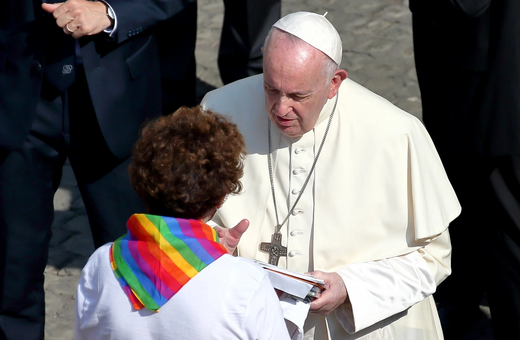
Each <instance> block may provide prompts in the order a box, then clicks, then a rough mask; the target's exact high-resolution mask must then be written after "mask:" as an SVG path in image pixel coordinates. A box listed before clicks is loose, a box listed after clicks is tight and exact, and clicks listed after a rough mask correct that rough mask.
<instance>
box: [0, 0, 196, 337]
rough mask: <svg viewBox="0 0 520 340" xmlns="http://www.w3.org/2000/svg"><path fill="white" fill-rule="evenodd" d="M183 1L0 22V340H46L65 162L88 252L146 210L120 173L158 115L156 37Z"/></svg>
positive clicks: (26, 13) (27, 5)
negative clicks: (88, 233)
mask: <svg viewBox="0 0 520 340" xmlns="http://www.w3.org/2000/svg"><path fill="white" fill-rule="evenodd" d="M190 2H191V1H190V0H171V1H159V0H142V1H126V0H110V1H109V3H110V4H107V3H106V2H103V1H100V2H95V1H85V0H70V1H67V2H65V3H63V4H43V5H42V1H41V0H17V1H7V2H5V3H3V4H2V11H0V339H28V340H29V339H43V334H44V321H45V302H44V293H43V279H44V277H43V271H44V269H45V265H46V263H47V255H48V246H49V241H50V238H51V229H50V227H51V224H52V220H53V213H54V210H53V195H54V192H55V190H56V189H57V187H58V185H59V182H60V177H61V169H62V166H63V164H64V162H65V160H66V158H67V157H69V159H70V163H71V166H72V168H73V170H74V173H75V176H76V179H77V181H78V185H79V188H80V191H81V194H82V197H83V200H84V202H85V207H86V210H87V213H88V216H89V222H90V225H91V229H92V235H93V238H94V243H95V246H96V247H98V246H100V245H102V244H104V243H106V242H109V241H113V240H114V239H116V238H117V237H119V236H120V235H122V234H123V233H124V232H125V223H126V220H127V219H128V217H129V216H130V215H131V214H132V213H135V212H139V211H141V212H142V211H144V208H143V207H142V205H141V202H140V200H139V198H138V197H137V195H136V194H135V193H134V191H133V190H132V189H131V187H130V184H129V183H128V176H127V170H126V168H127V164H128V163H129V157H130V153H131V148H132V145H133V143H134V142H135V141H136V140H137V138H138V131H139V128H140V126H141V124H142V123H143V122H144V121H146V120H147V119H150V118H153V117H156V116H158V115H160V112H161V87H160V86H161V85H160V78H161V75H160V68H159V55H158V48H157V42H156V37H155V34H153V28H154V27H156V24H157V23H159V22H161V21H163V20H166V19H168V18H170V17H172V16H173V15H175V14H176V13H177V12H179V11H181V10H182V9H183V8H184V7H185V6H186V5H187V4H188V3H190Z"/></svg>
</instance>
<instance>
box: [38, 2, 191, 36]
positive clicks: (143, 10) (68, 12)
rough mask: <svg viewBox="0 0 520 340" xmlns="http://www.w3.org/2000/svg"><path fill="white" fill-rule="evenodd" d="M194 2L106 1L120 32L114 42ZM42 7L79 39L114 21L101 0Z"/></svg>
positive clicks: (97, 31)
mask: <svg viewBox="0 0 520 340" xmlns="http://www.w3.org/2000/svg"><path fill="white" fill-rule="evenodd" d="M193 1H194V0H147V1H145V0H143V1H127V0H110V1H107V3H108V4H110V6H111V7H112V9H113V11H114V13H115V15H116V17H117V21H118V27H117V32H115V34H114V35H113V38H114V42H115V43H121V42H123V41H125V40H126V39H128V38H131V37H133V36H135V35H138V34H141V33H142V32H143V31H146V30H147V29H149V28H152V27H153V26H155V25H157V24H158V23H159V22H161V21H164V20H166V19H169V18H171V17H173V16H174V15H175V14H177V13H179V12H180V11H181V10H183V9H184V8H185V7H186V6H187V5H188V4H189V3H191V2H193ZM42 8H43V9H44V10H45V11H47V12H49V13H52V14H53V16H54V17H55V18H56V24H57V25H58V26H59V27H62V28H63V29H64V32H65V33H66V34H72V36H73V37H74V38H76V39H78V38H80V37H83V36H85V35H95V34H99V33H100V32H103V31H104V30H105V29H107V28H109V27H110V25H111V24H112V22H111V21H110V18H109V17H108V15H107V5H106V4H105V3H103V2H101V1H87V0H68V1H66V2H63V3H57V4H42ZM67 25H68V26H67ZM67 28H68V29H67ZM69 31H71V32H69Z"/></svg>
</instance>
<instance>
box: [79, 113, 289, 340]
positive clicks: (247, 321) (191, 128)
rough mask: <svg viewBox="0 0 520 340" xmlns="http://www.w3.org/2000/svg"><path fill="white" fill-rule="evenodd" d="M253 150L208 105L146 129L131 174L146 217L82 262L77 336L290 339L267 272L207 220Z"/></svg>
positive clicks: (235, 184)
mask: <svg viewBox="0 0 520 340" xmlns="http://www.w3.org/2000/svg"><path fill="white" fill-rule="evenodd" d="M244 156H245V144H244V138H243V137H242V135H241V134H240V133H239V132H238V129H237V126H236V125H235V124H233V123H232V122H231V121H229V120H228V119H226V118H225V117H224V116H222V115H219V114H216V113H213V112H211V111H206V110H203V109H202V108H201V107H200V106H197V107H194V108H187V107H181V108H180V109H178V110H177V111H176V112H175V113H173V114H172V115H169V116H164V117H160V118H158V119H156V120H154V121H152V122H150V123H149V124H148V125H147V126H146V127H145V128H144V129H143V131H142V134H141V138H140V139H139V140H138V142H137V143H136V145H135V147H134V151H133V160H132V163H131V165H130V167H129V174H130V179H131V182H132V185H133V187H134V189H135V190H136V192H137V193H138V194H139V196H140V197H141V199H142V200H143V202H144V203H145V205H146V208H147V214H134V215H132V216H131V217H130V219H129V220H128V222H127V229H128V232H127V233H126V234H125V235H123V236H122V237H120V238H119V239H117V240H116V241H115V242H113V243H108V244H106V245H104V246H102V247H101V248H99V249H98V250H96V252H95V253H94V254H93V255H92V256H91V257H90V259H89V261H88V263H87V264H86V266H85V268H84V269H83V272H82V275H81V279H80V281H79V284H78V288H77V294H76V322H75V325H74V338H75V339H76V340H81V339H96V340H97V339H139V340H142V339H289V335H288V331H287V328H286V326H285V321H284V318H283V316H282V310H281V307H280V303H279V301H278V298H277V296H276V293H275V291H274V289H273V287H272V285H271V283H270V281H269V278H268V277H267V274H266V272H265V271H264V270H263V269H262V268H261V267H260V266H258V265H257V264H255V263H253V262H252V261H250V260H247V259H243V258H239V257H233V256H232V255H230V254H229V253H228V251H227V249H226V248H225V247H224V246H223V245H221V244H220V243H219V237H218V235H217V232H216V231H215V230H214V229H213V228H211V227H210V226H208V225H207V224H206V223H205V222H207V221H209V220H210V219H211V218H212V217H213V214H214V213H215V211H216V210H217V208H218V207H219V206H220V205H221V204H222V203H223V202H224V199H225V198H226V196H227V195H230V194H238V193H240V191H241V190H242V184H241V183H240V178H241V177H242V174H243V163H242V161H243V159H244ZM159 311H160V312H159Z"/></svg>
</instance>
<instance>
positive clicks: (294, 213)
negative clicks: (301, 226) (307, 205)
mask: <svg viewBox="0 0 520 340" xmlns="http://www.w3.org/2000/svg"><path fill="white" fill-rule="evenodd" d="M298 214H303V210H301V209H294V210H293V211H292V215H293V216H296V215H298Z"/></svg>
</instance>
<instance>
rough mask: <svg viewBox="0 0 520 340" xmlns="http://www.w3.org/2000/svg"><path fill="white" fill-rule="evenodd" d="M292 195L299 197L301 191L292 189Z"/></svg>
mask: <svg viewBox="0 0 520 340" xmlns="http://www.w3.org/2000/svg"><path fill="white" fill-rule="evenodd" d="M291 193H292V194H293V195H298V194H299V193H300V190H299V189H292V191H291Z"/></svg>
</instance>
